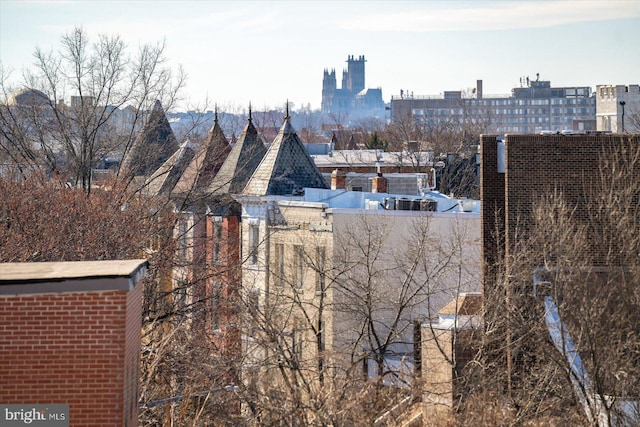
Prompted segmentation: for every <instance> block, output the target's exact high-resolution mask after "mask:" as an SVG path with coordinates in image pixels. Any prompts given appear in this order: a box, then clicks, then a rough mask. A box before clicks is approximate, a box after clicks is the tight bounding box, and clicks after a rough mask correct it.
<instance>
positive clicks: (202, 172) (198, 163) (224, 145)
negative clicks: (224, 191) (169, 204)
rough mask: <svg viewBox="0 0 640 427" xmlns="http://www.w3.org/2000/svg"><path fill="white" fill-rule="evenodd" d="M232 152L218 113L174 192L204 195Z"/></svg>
mask: <svg viewBox="0 0 640 427" xmlns="http://www.w3.org/2000/svg"><path fill="white" fill-rule="evenodd" d="M230 152H231V145H229V141H228V140H227V138H226V137H225V136H224V132H223V131H222V128H221V127H220V124H219V123H218V114H217V112H216V115H215V119H214V121H213V126H212V128H211V130H210V131H209V135H208V136H207V139H206V141H205V142H204V144H203V145H202V147H200V150H198V152H197V153H196V155H195V156H194V157H193V159H192V160H191V162H190V163H189V165H188V166H187V167H186V169H185V170H184V171H183V173H182V176H181V177H180V180H179V181H178V183H177V184H176V187H175V190H174V192H175V193H180V194H187V193H191V192H194V191H195V192H197V193H198V194H202V193H203V192H206V191H208V189H209V185H211V181H213V178H214V177H215V176H216V174H217V173H218V171H219V170H220V168H221V167H222V164H223V163H224V161H225V160H226V158H227V156H228V155H229V153H230Z"/></svg>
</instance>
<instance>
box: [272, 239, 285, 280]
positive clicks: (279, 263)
mask: <svg viewBox="0 0 640 427" xmlns="http://www.w3.org/2000/svg"><path fill="white" fill-rule="evenodd" d="M275 252H276V253H275V258H276V259H275V269H274V270H275V274H274V275H275V277H274V282H275V284H276V286H283V285H284V245H283V244H282V243H276V245H275Z"/></svg>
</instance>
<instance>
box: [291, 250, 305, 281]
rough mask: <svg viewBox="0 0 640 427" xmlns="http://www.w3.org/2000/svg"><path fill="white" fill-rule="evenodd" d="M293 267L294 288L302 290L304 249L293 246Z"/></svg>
mask: <svg viewBox="0 0 640 427" xmlns="http://www.w3.org/2000/svg"><path fill="white" fill-rule="evenodd" d="M293 248H294V266H295V281H294V283H295V287H296V289H297V290H300V291H301V290H302V288H303V285H304V247H303V246H302V245H295V246H294V247H293Z"/></svg>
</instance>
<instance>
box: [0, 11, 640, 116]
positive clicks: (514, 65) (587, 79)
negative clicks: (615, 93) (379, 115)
mask: <svg viewBox="0 0 640 427" xmlns="http://www.w3.org/2000/svg"><path fill="white" fill-rule="evenodd" d="M74 27H82V28H83V29H84V30H85V31H86V32H87V33H88V35H89V37H91V38H93V39H95V38H96V37H97V36H98V35H100V34H108V35H114V34H117V35H120V36H121V37H122V38H123V39H124V40H125V41H126V43H127V44H128V46H129V47H130V48H131V49H132V51H133V50H135V49H137V48H138V47H139V46H140V45H141V44H143V43H158V42H163V41H164V42H165V44H166V56H167V58H168V60H169V65H171V66H172V67H173V68H177V67H178V66H179V65H181V66H182V67H183V69H184V70H185V71H186V73H187V76H188V80H187V84H186V88H185V90H184V92H183V98H184V99H183V102H182V104H181V107H182V108H183V109H189V108H191V107H200V108H201V107H203V106H205V104H206V105H209V106H210V107H211V106H212V104H213V103H217V104H218V105H229V106H242V105H248V104H249V102H251V104H252V105H253V106H254V108H257V109H260V108H270V107H278V108H279V107H282V106H283V105H284V104H285V102H286V101H287V100H289V101H290V102H292V103H293V108H299V107H302V106H307V104H309V106H310V107H311V108H313V109H316V108H320V103H321V98H322V77H323V71H324V70H325V69H334V68H335V69H336V72H337V80H338V85H340V80H341V75H342V74H341V73H342V69H343V68H344V67H346V62H345V61H346V59H347V57H348V56H349V55H354V56H356V57H358V56H360V55H364V56H365V58H366V61H367V62H366V82H365V86H366V87H370V88H382V94H383V98H384V100H385V101H386V102H388V101H389V100H390V98H391V96H392V95H399V94H400V90H403V91H408V92H412V93H413V94H414V95H438V94H441V93H442V92H444V91H446V90H465V89H468V88H472V87H475V85H476V80H478V79H481V80H483V86H484V93H485V95H486V94H508V93H510V91H511V88H513V87H517V86H519V85H520V79H521V78H522V77H529V78H531V79H535V77H536V75H537V74H538V73H539V76H540V79H542V80H550V81H551V84H552V86H559V87H561V86H591V87H592V88H593V89H595V86H596V85H599V84H638V83H640V0H623V1H616V0H608V1H606V0H605V1H598V0H582V1H567V0H548V1H540V0H537V1H529V0H521V1H506V0H503V1H461V0H460V1H424V0H423V1H381V0H378V1H376V0H373V1H328V0H327V1H311V0H299V1H293V0H292V1H232V2H228V1H212V0H200V1H169V0H164V1H163V0H159V1H150V0H149V1H107V0H101V1H99V0H84V1H44V0H32V1H12V0H0V62H1V63H2V66H3V68H4V70H5V71H7V70H10V71H12V74H11V76H12V78H14V79H17V78H18V77H19V76H20V74H21V71H22V70H23V69H24V68H25V67H29V66H30V65H31V64H32V62H33V52H34V49H35V47H36V46H37V47H39V48H41V49H43V50H45V51H49V50H52V49H53V50H57V49H58V48H59V46H60V37H61V36H62V35H63V34H65V33H67V32H69V31H71V30H72V29H73V28H74ZM211 108H212V107H211ZM211 108H209V109H211Z"/></svg>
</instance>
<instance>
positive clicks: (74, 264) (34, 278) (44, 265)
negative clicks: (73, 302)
mask: <svg viewBox="0 0 640 427" xmlns="http://www.w3.org/2000/svg"><path fill="white" fill-rule="evenodd" d="M146 270H147V260H145V259H133V260H108V261H62V262H15V263H2V264H0V294H5V295H6V294H21V293H33V292H37V293H41V292H65V291H82V290H105V289H121V290H130V289H132V288H133V287H134V286H135V284H136V283H137V282H138V281H139V280H140V279H141V278H142V277H143V276H144V274H145V272H146ZM108 282H109V283H108ZM30 285H37V286H35V287H32V286H30Z"/></svg>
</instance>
